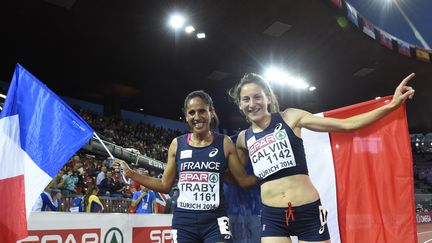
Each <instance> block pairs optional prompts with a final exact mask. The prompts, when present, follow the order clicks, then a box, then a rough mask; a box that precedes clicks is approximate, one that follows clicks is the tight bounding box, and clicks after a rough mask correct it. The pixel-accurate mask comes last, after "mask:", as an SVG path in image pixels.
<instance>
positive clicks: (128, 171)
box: [113, 159, 133, 177]
mask: <svg viewBox="0 0 432 243" xmlns="http://www.w3.org/2000/svg"><path fill="white" fill-rule="evenodd" d="M119 166H121V168H122V170H123V175H124V176H125V177H130V176H131V175H132V172H133V171H132V169H131V168H130V167H129V165H128V164H127V163H126V162H125V161H123V160H121V159H116V160H114V163H113V167H114V169H115V170H116V171H119Z"/></svg>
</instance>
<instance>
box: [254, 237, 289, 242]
mask: <svg viewBox="0 0 432 243" xmlns="http://www.w3.org/2000/svg"><path fill="white" fill-rule="evenodd" d="M261 243H291V238H290V237H289V236H288V237H276V236H269V237H261Z"/></svg>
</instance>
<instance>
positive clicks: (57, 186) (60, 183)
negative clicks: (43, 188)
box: [47, 170, 65, 190]
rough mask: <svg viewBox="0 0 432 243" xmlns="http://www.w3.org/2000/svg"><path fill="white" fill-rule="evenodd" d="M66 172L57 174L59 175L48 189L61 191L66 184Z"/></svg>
mask: <svg viewBox="0 0 432 243" xmlns="http://www.w3.org/2000/svg"><path fill="white" fill-rule="evenodd" d="M63 174H64V171H63V170H60V171H59V172H57V175H56V176H55V177H54V178H53V179H52V181H51V182H50V183H49V184H48V186H47V189H48V190H53V189H61V188H63V184H64V182H65V180H64V178H63Z"/></svg>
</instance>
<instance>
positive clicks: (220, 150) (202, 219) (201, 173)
mask: <svg viewBox="0 0 432 243" xmlns="http://www.w3.org/2000/svg"><path fill="white" fill-rule="evenodd" d="M183 111H184V114H185V118H186V122H187V125H188V127H189V130H190V131H191V133H187V134H184V135H182V136H179V137H177V138H175V139H174V140H173V141H172V142H171V145H170V147H169V150H168V161H167V166H166V168H165V171H164V173H163V176H162V178H161V179H157V178H151V177H148V176H144V175H140V174H139V173H137V172H135V171H133V170H131V169H130V168H129V167H128V165H127V164H126V163H125V162H124V161H122V160H116V161H115V166H116V167H118V165H121V167H122V169H123V173H124V175H125V176H126V177H129V178H131V179H133V180H134V181H137V182H138V183H140V184H142V185H144V186H145V187H147V188H149V189H152V190H155V191H159V192H163V193H168V192H169V191H170V189H171V187H172V186H173V184H174V182H175V180H176V178H178V189H179V192H180V194H179V197H178V199H177V207H176V209H175V210H174V216H173V222H172V228H173V231H172V232H173V239H174V242H179V243H189V242H190V243H192V242H205V243H211V242H232V235H231V231H230V228H229V219H228V217H227V212H226V208H227V205H226V202H225V198H224V193H223V181H224V173H225V171H226V170H227V169H229V171H230V173H231V175H232V176H233V177H234V178H235V179H236V180H237V182H238V183H239V184H240V186H241V187H244V188H248V187H252V186H254V185H255V184H256V177H255V176H253V175H247V174H246V172H245V170H244V168H243V166H242V165H241V164H240V162H239V159H238V156H237V153H236V148H235V145H234V143H233V142H232V141H231V140H230V138H229V137H227V136H225V135H222V134H219V133H216V132H213V129H215V128H216V127H217V125H218V123H219V120H218V117H217V115H216V112H215V109H214V106H213V101H212V99H211V97H210V96H209V95H208V94H207V93H205V92H204V91H194V92H192V93H190V94H189V95H188V96H187V97H186V99H185V101H184V108H183Z"/></svg>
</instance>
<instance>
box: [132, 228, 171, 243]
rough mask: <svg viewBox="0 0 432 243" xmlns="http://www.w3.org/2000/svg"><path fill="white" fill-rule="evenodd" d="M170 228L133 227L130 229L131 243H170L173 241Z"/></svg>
mask: <svg viewBox="0 0 432 243" xmlns="http://www.w3.org/2000/svg"><path fill="white" fill-rule="evenodd" d="M175 237H176V236H175V234H173V232H172V230H171V227H170V226H155V227H134V228H133V229H132V242H150V243H172V242H176V241H175Z"/></svg>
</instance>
